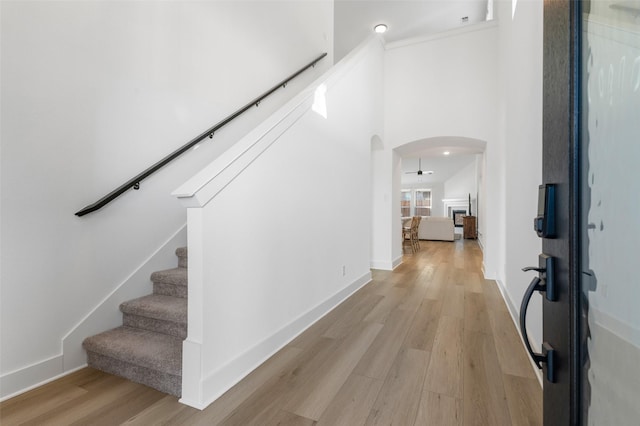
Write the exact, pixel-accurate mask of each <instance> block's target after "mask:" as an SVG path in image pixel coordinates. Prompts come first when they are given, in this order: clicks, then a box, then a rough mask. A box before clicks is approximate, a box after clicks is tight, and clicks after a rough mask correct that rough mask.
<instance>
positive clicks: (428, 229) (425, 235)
mask: <svg viewBox="0 0 640 426" xmlns="http://www.w3.org/2000/svg"><path fill="white" fill-rule="evenodd" d="M454 233H455V232H454V226H453V219H452V218H450V217H437V216H422V220H421V221H420V227H419V228H418V238H420V239H421V240H441V241H453V239H454Z"/></svg>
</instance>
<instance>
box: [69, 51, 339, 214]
mask: <svg viewBox="0 0 640 426" xmlns="http://www.w3.org/2000/svg"><path fill="white" fill-rule="evenodd" d="M325 56H327V54H326V53H323V54H322V55H320V56H318V57H317V58H316V59H314V60H313V61H311V62H309V63H308V64H307V65H305V66H304V67H302V68H300V69H299V70H298V71H296V72H295V73H293V74H291V75H290V76H289V77H287V78H286V79H284V80H282V81H281V82H280V83H278V84H276V85H275V86H273V87H272V88H271V89H269V90H268V91H266V92H264V93H263V94H262V95H260V96H258V97H257V98H255V99H254V100H252V101H251V102H249V103H248V104H246V105H245V106H243V107H242V108H240V109H238V110H237V111H236V112H234V113H233V114H231V115H229V116H228V117H226V118H225V119H223V120H222V121H220V122H219V123H217V124H216V125H215V126H213V127H211V128H209V129H207V130H205V131H204V132H202V133H201V134H199V135H198V136H196V137H195V138H193V139H191V140H190V141H189V142H187V143H186V144H184V145H183V146H182V147H180V148H178V149H177V150H175V151H173V152H172V153H171V154H169V155H167V156H166V157H164V158H163V159H162V160H160V161H158V162H157V163H155V164H154V165H153V166H151V167H149V168H148V169H146V170H145V171H143V172H142V173H140V174H138V175H136V176H135V177H133V178H131V179H129V180H128V181H127V182H125V183H124V184H122V185H120V186H119V187H117V188H116V189H114V190H113V191H111V192H110V193H108V194H107V195H105V196H104V197H102V198H100V199H99V200H98V201H96V202H95V203H93V204H89V205H88V206H86V207H85V208H83V209H82V210H80V211H78V212H77V213H76V216H84V215H85V214H87V213H91V212H94V211H96V210H98V209H101V208H102V207H104V206H106V205H107V204H109V203H110V202H111V201H113V200H115V199H116V198H117V197H119V196H120V195H122V194H123V193H125V192H126V191H128V190H129V189H140V182H142V180H144V179H145V178H147V177H149V176H150V175H151V174H153V173H154V172H156V171H158V170H159V169H160V168H162V167H164V166H165V165H167V164H168V163H170V162H171V161H173V160H174V159H176V158H177V157H179V156H180V155H182V154H183V153H184V152H186V151H188V150H189V149H190V148H191V147H193V146H195V145H197V144H198V143H199V142H201V141H202V140H203V139H206V138H207V137H209V138H213V134H214V133H215V132H216V131H218V130H220V128H222V127H224V126H225V125H227V124H229V123H230V122H231V121H232V120H233V119H234V118H236V117H238V116H239V115H241V114H242V113H243V112H245V111H247V110H248V109H250V108H251V107H253V106H256V107H257V106H258V105H259V104H260V102H261V101H262V100H263V99H264V98H266V97H267V96H269V95H270V94H272V93H273V92H275V91H276V90H278V89H279V88H281V87H283V88H284V87H285V86H286V85H287V83H288V82H289V81H291V80H293V79H294V78H296V77H297V76H298V75H300V74H302V73H303V72H304V71H306V70H307V69H309V68H311V67H315V65H316V63H318V62H319V61H320V60H321V59H322V58H324V57H325Z"/></svg>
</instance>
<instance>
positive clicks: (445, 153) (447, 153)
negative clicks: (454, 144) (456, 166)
mask: <svg viewBox="0 0 640 426" xmlns="http://www.w3.org/2000/svg"><path fill="white" fill-rule="evenodd" d="M443 154H444V155H449V154H451V153H450V152H449V151H445V152H443Z"/></svg>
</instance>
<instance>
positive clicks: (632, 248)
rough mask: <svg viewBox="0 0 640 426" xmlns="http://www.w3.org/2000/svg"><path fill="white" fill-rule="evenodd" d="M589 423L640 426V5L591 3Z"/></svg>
mask: <svg viewBox="0 0 640 426" xmlns="http://www.w3.org/2000/svg"><path fill="white" fill-rule="evenodd" d="M583 4H584V6H585V10H584V12H585V13H584V16H583V34H582V44H583V56H582V77H583V91H582V106H583V109H582V110H583V113H582V132H581V141H582V143H581V147H582V148H581V168H582V209H581V210H582V217H581V221H582V222H581V223H582V225H581V226H582V270H583V273H582V292H583V302H584V303H583V324H584V327H583V342H584V343H583V347H584V349H585V353H584V357H583V358H584V359H583V361H584V366H583V372H584V374H583V383H582V384H583V386H582V388H583V402H584V404H583V408H584V412H583V414H584V416H585V420H586V421H585V424H590V425H636V424H640V423H639V422H640V420H639V419H640V279H639V275H638V267H639V266H640V215H638V212H639V211H640V172H639V170H640V168H639V165H640V1H620V2H615V1H614V2H609V1H608V2H604V1H591V2H585V3H583Z"/></svg>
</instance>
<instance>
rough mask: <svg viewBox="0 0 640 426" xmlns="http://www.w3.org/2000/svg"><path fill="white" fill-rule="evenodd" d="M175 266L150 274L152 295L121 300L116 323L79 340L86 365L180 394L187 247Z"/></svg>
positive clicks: (184, 325)
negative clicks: (120, 316)
mask: <svg viewBox="0 0 640 426" xmlns="http://www.w3.org/2000/svg"><path fill="white" fill-rule="evenodd" d="M176 256H178V267H177V268H173V269H168V270H166V271H158V272H154V273H153V274H151V281H153V294H150V295H148V296H144V297H140V298H138V299H134V300H130V301H128V302H124V303H122V304H121V305H120V310H121V311H122V323H123V325H122V327H118V328H114V329H113V330H109V331H105V332H104V333H100V334H98V335H95V336H92V337H88V338H86V339H85V340H84V342H83V343H82V346H83V347H84V349H85V350H86V351H87V363H88V364H89V366H90V367H93V368H96V369H98V370H102V371H106V372H107V373H111V374H115V375H117V376H122V377H125V378H127V379H129V380H131V381H133V382H137V383H142V384H144V385H147V386H150V387H152V388H155V389H158V390H159V391H162V392H165V393H168V394H171V395H175V396H180V394H181V391H182V341H183V340H184V339H185V338H186V337H187V248H186V247H182V248H179V249H177V250H176Z"/></svg>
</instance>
